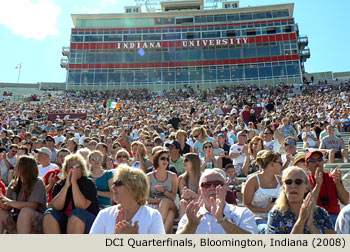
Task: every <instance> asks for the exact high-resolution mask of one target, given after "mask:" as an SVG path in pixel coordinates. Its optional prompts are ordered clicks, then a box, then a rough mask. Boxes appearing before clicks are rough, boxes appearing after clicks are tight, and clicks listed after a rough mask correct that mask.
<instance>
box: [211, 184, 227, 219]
mask: <svg viewBox="0 0 350 252" xmlns="http://www.w3.org/2000/svg"><path fill="white" fill-rule="evenodd" d="M215 190H216V199H215V198H214V197H210V212H211V214H212V215H213V216H214V217H215V218H216V219H217V220H221V219H222V218H223V216H224V208H225V204H226V201H225V199H226V194H227V186H226V185H224V186H221V185H219V186H217V187H216V188H215Z"/></svg>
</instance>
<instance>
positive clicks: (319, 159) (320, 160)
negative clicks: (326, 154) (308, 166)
mask: <svg viewBox="0 0 350 252" xmlns="http://www.w3.org/2000/svg"><path fill="white" fill-rule="evenodd" d="M316 161H317V162H323V158H310V159H309V162H310V163H315V162H316Z"/></svg>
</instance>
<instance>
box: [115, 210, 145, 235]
mask: <svg viewBox="0 0 350 252" xmlns="http://www.w3.org/2000/svg"><path fill="white" fill-rule="evenodd" d="M114 233H115V234H138V233H139V222H138V221H135V223H134V225H131V221H127V219H126V212H125V211H124V210H123V209H120V210H119V213H118V215H117V218H116V220H115V228H114Z"/></svg>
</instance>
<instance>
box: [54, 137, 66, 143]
mask: <svg viewBox="0 0 350 252" xmlns="http://www.w3.org/2000/svg"><path fill="white" fill-rule="evenodd" d="M54 139H55V144H58V143H59V142H61V143H63V142H64V140H65V139H66V137H65V136H63V135H60V136H55V137H54Z"/></svg>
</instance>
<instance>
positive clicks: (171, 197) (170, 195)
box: [164, 174, 178, 200]
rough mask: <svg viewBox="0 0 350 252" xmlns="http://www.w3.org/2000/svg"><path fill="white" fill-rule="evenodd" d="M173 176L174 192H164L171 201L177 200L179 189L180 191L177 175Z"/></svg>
mask: <svg viewBox="0 0 350 252" xmlns="http://www.w3.org/2000/svg"><path fill="white" fill-rule="evenodd" d="M172 176H173V183H172V184H173V185H172V190H171V192H168V191H167V190H164V195H165V196H166V197H167V198H169V199H171V200H175V199H176V193H177V189H178V181H177V176H176V175H175V174H172Z"/></svg>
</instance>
